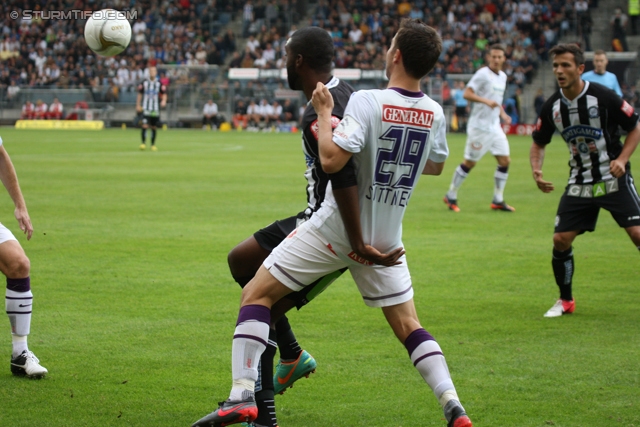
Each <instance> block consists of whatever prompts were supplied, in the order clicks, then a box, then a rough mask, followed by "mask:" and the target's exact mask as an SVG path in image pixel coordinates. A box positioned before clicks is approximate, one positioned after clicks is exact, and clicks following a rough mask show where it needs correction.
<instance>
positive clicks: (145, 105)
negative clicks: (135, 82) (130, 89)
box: [139, 79, 165, 117]
mask: <svg viewBox="0 0 640 427" xmlns="http://www.w3.org/2000/svg"><path fill="white" fill-rule="evenodd" d="M139 92H140V93H142V95H143V96H142V114H144V115H145V116H151V117H154V116H159V115H160V95H162V94H164V92H165V87H164V85H163V84H162V83H160V81H159V80H158V79H155V80H145V81H143V82H142V84H141V85H140V89H139Z"/></svg>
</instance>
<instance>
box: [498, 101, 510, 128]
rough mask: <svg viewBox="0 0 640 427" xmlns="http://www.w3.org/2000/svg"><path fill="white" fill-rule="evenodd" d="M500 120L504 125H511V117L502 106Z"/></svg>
mask: <svg viewBox="0 0 640 427" xmlns="http://www.w3.org/2000/svg"><path fill="white" fill-rule="evenodd" d="M500 118H501V119H502V121H503V122H504V123H506V124H508V125H510V124H511V116H510V115H508V114H507V112H506V111H504V108H502V105H501V106H500Z"/></svg>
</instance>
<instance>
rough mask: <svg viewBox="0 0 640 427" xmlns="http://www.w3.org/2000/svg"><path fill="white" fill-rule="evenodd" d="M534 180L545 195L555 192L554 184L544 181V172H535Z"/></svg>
mask: <svg viewBox="0 0 640 427" xmlns="http://www.w3.org/2000/svg"><path fill="white" fill-rule="evenodd" d="M533 179H535V180H536V184H537V185H538V188H539V189H540V190H541V191H542V192H543V193H551V192H552V191H553V190H554V187H553V183H551V182H549V181H545V180H544V179H542V171H533Z"/></svg>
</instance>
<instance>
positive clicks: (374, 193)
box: [310, 89, 449, 252]
mask: <svg viewBox="0 0 640 427" xmlns="http://www.w3.org/2000/svg"><path fill="white" fill-rule="evenodd" d="M333 142H334V143H335V144H337V145H338V146H340V147H341V148H343V149H344V150H346V151H348V152H350V153H353V160H354V163H355V167H356V173H357V182H358V198H359V201H360V221H361V226H362V237H363V239H364V243H365V244H369V245H371V246H373V247H375V248H376V249H378V250H379V251H381V252H387V251H389V250H391V249H395V248H397V247H399V246H401V245H402V218H403V216H404V212H405V210H406V208H407V203H408V202H409V199H410V198H411V194H412V193H413V189H414V188H415V186H416V184H417V182H418V178H419V177H420V175H421V173H422V171H423V169H424V167H425V164H426V162H427V159H431V160H432V161H434V162H436V163H442V162H444V161H445V160H446V158H447V156H448V155H449V148H448V147H447V140H446V122H445V117H444V113H443V111H442V107H441V106H440V105H438V104H437V103H436V102H434V101H433V100H432V99H431V98H429V97H428V96H426V95H425V94H423V93H422V92H409V91H405V90H402V89H386V90H364V91H360V92H356V93H354V94H353V95H352V96H351V99H350V100H349V104H348V105H347V108H346V110H345V114H344V118H343V119H342V121H341V122H340V124H339V125H338V127H337V128H336V129H335V131H334V133H333ZM310 221H311V222H312V224H313V225H315V226H316V227H317V229H318V230H319V231H320V232H321V233H322V235H324V236H325V237H326V238H327V239H328V241H329V242H334V243H336V244H337V245H339V246H341V247H345V246H346V247H349V243H348V237H347V234H346V230H345V227H344V224H343V222H342V218H341V217H340V213H339V210H338V207H337V204H336V202H335V198H334V197H333V193H332V192H331V191H329V190H327V195H326V197H325V201H324V202H323V204H322V206H321V207H320V209H319V210H318V212H317V213H316V214H314V215H313V216H312V217H311V219H310Z"/></svg>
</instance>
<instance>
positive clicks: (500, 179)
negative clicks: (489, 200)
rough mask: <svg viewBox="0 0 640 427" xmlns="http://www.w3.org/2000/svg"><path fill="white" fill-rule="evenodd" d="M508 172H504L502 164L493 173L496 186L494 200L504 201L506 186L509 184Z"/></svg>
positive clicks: (497, 201)
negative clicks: (501, 167)
mask: <svg viewBox="0 0 640 427" xmlns="http://www.w3.org/2000/svg"><path fill="white" fill-rule="evenodd" d="M508 177H509V173H508V172H502V171H501V170H500V166H498V169H496V172H495V174H494V175H493V178H494V181H495V187H494V188H493V201H494V202H496V203H502V202H504V195H503V194H504V187H505V186H506V185H507V178H508Z"/></svg>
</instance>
